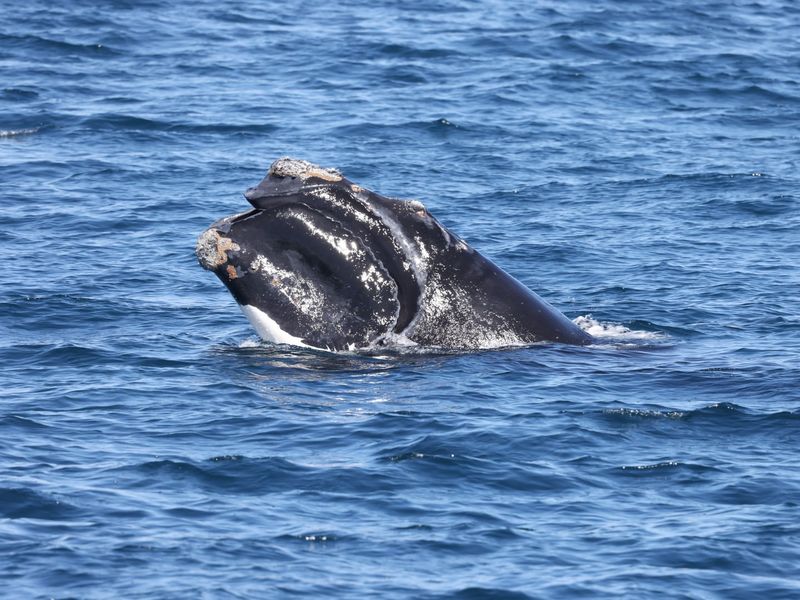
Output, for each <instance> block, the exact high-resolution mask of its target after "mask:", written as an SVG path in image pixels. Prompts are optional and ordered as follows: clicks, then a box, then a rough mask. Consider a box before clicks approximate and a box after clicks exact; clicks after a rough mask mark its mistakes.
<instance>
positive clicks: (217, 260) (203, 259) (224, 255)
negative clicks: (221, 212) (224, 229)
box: [194, 228, 239, 271]
mask: <svg viewBox="0 0 800 600" xmlns="http://www.w3.org/2000/svg"><path fill="white" fill-rule="evenodd" d="M229 250H239V245H238V244H236V243H235V242H233V241H232V240H231V239H229V238H226V237H222V236H221V235H220V234H219V232H218V231H217V230H216V229H214V228H211V229H206V230H205V231H204V232H203V233H201V234H200V237H198V238H197V245H196V246H195V249H194V252H195V254H196V255H197V260H198V262H199V263H200V265H201V266H202V267H203V268H204V269H207V270H209V271H213V270H214V269H216V268H217V267H219V266H221V265H224V264H225V263H226V262H227V261H228V251H229Z"/></svg>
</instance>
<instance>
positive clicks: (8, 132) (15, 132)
mask: <svg viewBox="0 0 800 600" xmlns="http://www.w3.org/2000/svg"><path fill="white" fill-rule="evenodd" d="M40 129H41V127H28V128H26V129H0V138H13V137H20V136H23V135H33V134H34V133H36V132H37V131H39V130H40Z"/></svg>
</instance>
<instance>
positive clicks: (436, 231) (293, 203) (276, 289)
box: [196, 158, 452, 350]
mask: <svg viewBox="0 0 800 600" xmlns="http://www.w3.org/2000/svg"><path fill="white" fill-rule="evenodd" d="M245 197H246V198H247V200H248V201H249V202H250V204H251V205H252V206H253V209H252V210H250V211H248V212H245V213H242V214H238V215H234V216H231V217H226V218H224V219H221V220H219V221H217V222H216V223H214V224H213V225H211V226H210V227H209V228H208V229H207V230H206V231H204V232H203V233H202V234H201V235H200V237H199V238H198V240H197V246H196V254H197V257H198V260H199V262H200V264H201V265H202V266H203V267H204V268H205V269H208V270H210V271H213V272H214V273H215V274H216V275H217V276H218V277H219V278H220V279H221V280H222V281H223V283H224V284H225V285H226V286H227V287H228V289H229V290H230V292H231V293H232V295H233V297H234V298H235V299H236V301H237V303H238V304H239V306H240V307H241V308H242V310H243V312H244V313H245V315H247V317H248V319H249V320H250V322H251V323H252V325H253V326H254V327H255V329H256V331H257V332H258V333H259V335H261V337H263V338H265V339H267V340H271V341H275V342H279V343H292V344H298V345H309V346H313V347H318V348H327V349H331V350H340V349H355V348H364V347H368V346H372V345H374V344H376V343H380V341H381V340H383V339H385V338H386V337H387V336H391V335H392V334H400V333H402V332H403V331H404V330H405V329H406V328H408V327H409V325H410V324H411V323H412V321H413V320H414V317H415V315H416V313H417V309H418V303H419V301H420V295H421V289H422V287H423V286H424V283H425V278H426V273H427V267H428V264H429V262H430V261H431V259H432V258H433V256H432V254H435V252H436V247H437V246H440V245H442V244H444V245H446V244H449V243H452V235H451V234H449V232H447V231H446V230H445V229H444V228H443V227H442V226H441V225H440V224H439V223H438V222H436V221H435V219H434V218H433V217H432V216H431V215H430V214H429V213H428V212H427V210H426V209H425V207H424V206H423V205H422V204H421V203H420V202H418V201H415V200H399V199H394V198H387V197H385V196H381V195H379V194H375V193H373V192H371V191H369V190H366V189H363V188H361V187H360V186H358V185H355V184H353V183H352V182H350V181H348V180H347V179H345V178H344V177H343V176H342V175H341V174H340V173H339V172H338V171H335V170H333V169H326V168H322V167H319V166H317V165H314V164H311V163H309V162H306V161H302V160H295V159H290V158H281V159H279V160H277V161H275V162H274V163H273V164H272V166H271V167H270V169H269V172H268V173H267V175H266V177H265V178H264V179H263V181H261V183H259V184H258V185H257V186H255V187H253V188H250V189H248V190H247V191H246V192H245ZM432 240H433V241H434V242H439V241H440V242H441V244H437V243H432Z"/></svg>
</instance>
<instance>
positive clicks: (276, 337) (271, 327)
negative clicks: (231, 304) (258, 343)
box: [239, 304, 310, 348]
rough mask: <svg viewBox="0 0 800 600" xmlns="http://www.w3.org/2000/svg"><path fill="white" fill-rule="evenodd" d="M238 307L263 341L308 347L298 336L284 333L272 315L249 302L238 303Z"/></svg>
mask: <svg viewBox="0 0 800 600" xmlns="http://www.w3.org/2000/svg"><path fill="white" fill-rule="evenodd" d="M239 308H241V309H242V312H243V313H244V316H245V317H247V320H248V321H250V324H251V325H252V326H253V329H255V330H256V333H258V335H259V336H260V337H261V339H263V340H264V341H267V342H272V343H274V344H289V345H291V346H301V347H303V348H309V347H310V346H309V345H308V344H304V343H303V340H302V339H300V338H299V337H295V336H293V335H291V334H290V333H286V332H285V331H284V330H283V329H281V327H280V325H278V323H276V322H275V320H274V319H273V318H272V317H270V316H269V315H268V314H267V313H265V312H264V311H262V310H260V309H258V308H256V307H255V306H251V305H249V304H240V305H239Z"/></svg>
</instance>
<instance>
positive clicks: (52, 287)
mask: <svg viewBox="0 0 800 600" xmlns="http://www.w3.org/2000/svg"><path fill="white" fill-rule="evenodd" d="M0 16H2V18H0V256H2V258H3V261H4V268H3V269H2V275H0V277H2V285H0V364H1V365H2V385H0V582H1V583H2V588H0V596H3V597H9V598H113V597H117V598H295V597H328V598H423V599H441V600H444V599H459V600H466V599H474V600H477V599H484V598H487V599H488V598H492V599H500V598H503V599H505V598H511V599H532V598H542V599H555V598H621V597H625V598H703V599H710V598H720V599H723V598H724V599H731V598H741V599H748V600H749V599H752V598H764V599H766V598H770V599H772V598H780V599H784V598H785V599H789V598H792V599H794V598H800V341H798V338H799V337H800V316H798V306H800V276H799V275H798V264H800V195H799V194H800V192H798V190H800V6H798V4H797V3H795V2H790V1H785V2H784V1H780V0H764V1H760V2H754V1H750V0H733V1H725V2H722V1H713V0H712V1H709V2H702V3H697V2H688V1H678V2H671V1H667V0H651V1H647V2H623V1H619V2H610V1H602V2H593V1H589V0H562V1H559V2H555V1H535V2H524V1H522V0H507V1H491V0H488V1H484V2H479V1H474V0H419V1H414V2H399V3H395V2H387V1H384V0H378V1H370V2H366V1H364V0H357V1H354V2H349V3H341V4H339V3H326V2H320V1H317V0H309V1H302V2H301V1H297V2H295V1H284V2H245V1H242V0H213V1H211V0H195V1H193V2H166V1H164V0H143V1H131V0H105V1H102V0H101V1H99V2H84V1H78V0H74V1H64V2H49V1H44V0H29V1H27V2H24V3H23V2H10V1H8V0H0ZM284 155H289V156H295V157H298V158H303V159H307V160H311V161H313V162H316V163H319V164H322V165H326V166H334V167H338V168H340V169H341V170H342V172H343V173H345V174H346V175H347V176H348V178H350V179H351V180H353V181H356V182H358V183H360V184H362V185H364V186H366V187H369V188H371V189H374V190H376V191H379V192H381V193H383V194H386V195H392V196H398V197H403V198H418V199H421V200H422V201H424V202H425V204H426V206H427V207H428V208H429V209H430V211H431V213H433V214H434V215H435V216H436V217H437V218H438V219H439V220H440V221H442V222H443V223H444V224H445V225H447V226H448V227H449V228H451V229H452V230H453V231H455V232H457V233H458V234H460V235H462V236H463V237H464V238H465V239H466V240H467V241H468V242H469V243H470V244H471V245H472V246H474V247H475V248H477V249H478V250H480V251H481V252H482V253H483V254H485V255H487V256H489V257H491V258H492V259H493V260H494V261H495V262H496V263H497V264H499V265H500V266H501V267H502V268H504V269H505V270H506V271H508V272H509V273H511V274H512V275H514V276H515V277H517V278H518V279H519V280H521V281H522V282H524V283H525V284H526V285H528V286H529V287H530V288H531V289H533V290H535V291H536V292H537V293H539V294H540V295H541V296H542V297H544V298H545V299H547V300H548V301H549V302H551V303H552V304H553V305H555V306H556V307H558V308H559V309H560V310H562V311H563V312H564V313H565V314H566V315H567V316H568V317H569V318H570V319H573V320H575V321H576V322H577V323H579V324H580V325H581V326H582V327H583V328H584V329H587V330H589V331H591V332H592V333H594V334H595V335H596V336H597V337H598V343H597V344H594V345H592V346H588V347H573V346H565V345H559V344H540V345H534V346H531V347H525V348H516V349H504V350H486V351H477V352H449V353H448V352H437V351H422V350H418V351H414V350H413V349H412V350H408V351H403V352H399V351H398V352H394V351H387V352H383V353H380V352H373V353H363V354H358V353H339V354H337V353H328V352H318V351H313V350H307V349H299V348H292V347H286V346H274V345H269V344H267V343H263V342H260V341H259V340H258V339H257V337H256V335H255V333H254V331H253V330H252V328H251V327H250V325H249V324H248V323H247V321H246V319H245V318H244V316H243V315H242V314H241V313H240V311H239V310H238V308H237V307H236V304H235V302H234V300H233V298H232V297H231V296H230V294H229V293H228V292H227V290H226V289H225V288H224V286H223V285H222V284H221V283H220V282H219V281H218V280H217V279H216V278H215V277H214V276H213V275H212V274H210V273H208V272H205V271H203V270H202V269H201V268H200V266H199V265H198V264H197V260H196V258H195V256H194V244H195V239H196V237H197V235H198V234H199V233H200V232H201V231H203V230H204V229H205V228H206V227H207V226H208V225H209V224H210V223H211V222H212V221H215V220H216V219H218V218H220V217H223V216H225V215H229V214H232V213H235V212H240V211H243V210H246V209H247V208H248V204H247V202H246V201H245V200H244V198H243V197H242V195H241V194H242V192H243V191H244V190H245V189H246V188H247V187H250V186H252V185H255V184H256V183H257V182H258V181H259V180H260V179H261V178H262V177H263V176H264V174H265V172H266V170H267V168H268V166H269V164H270V163H271V162H272V161H273V160H274V159H276V158H278V157H279V156H284Z"/></svg>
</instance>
